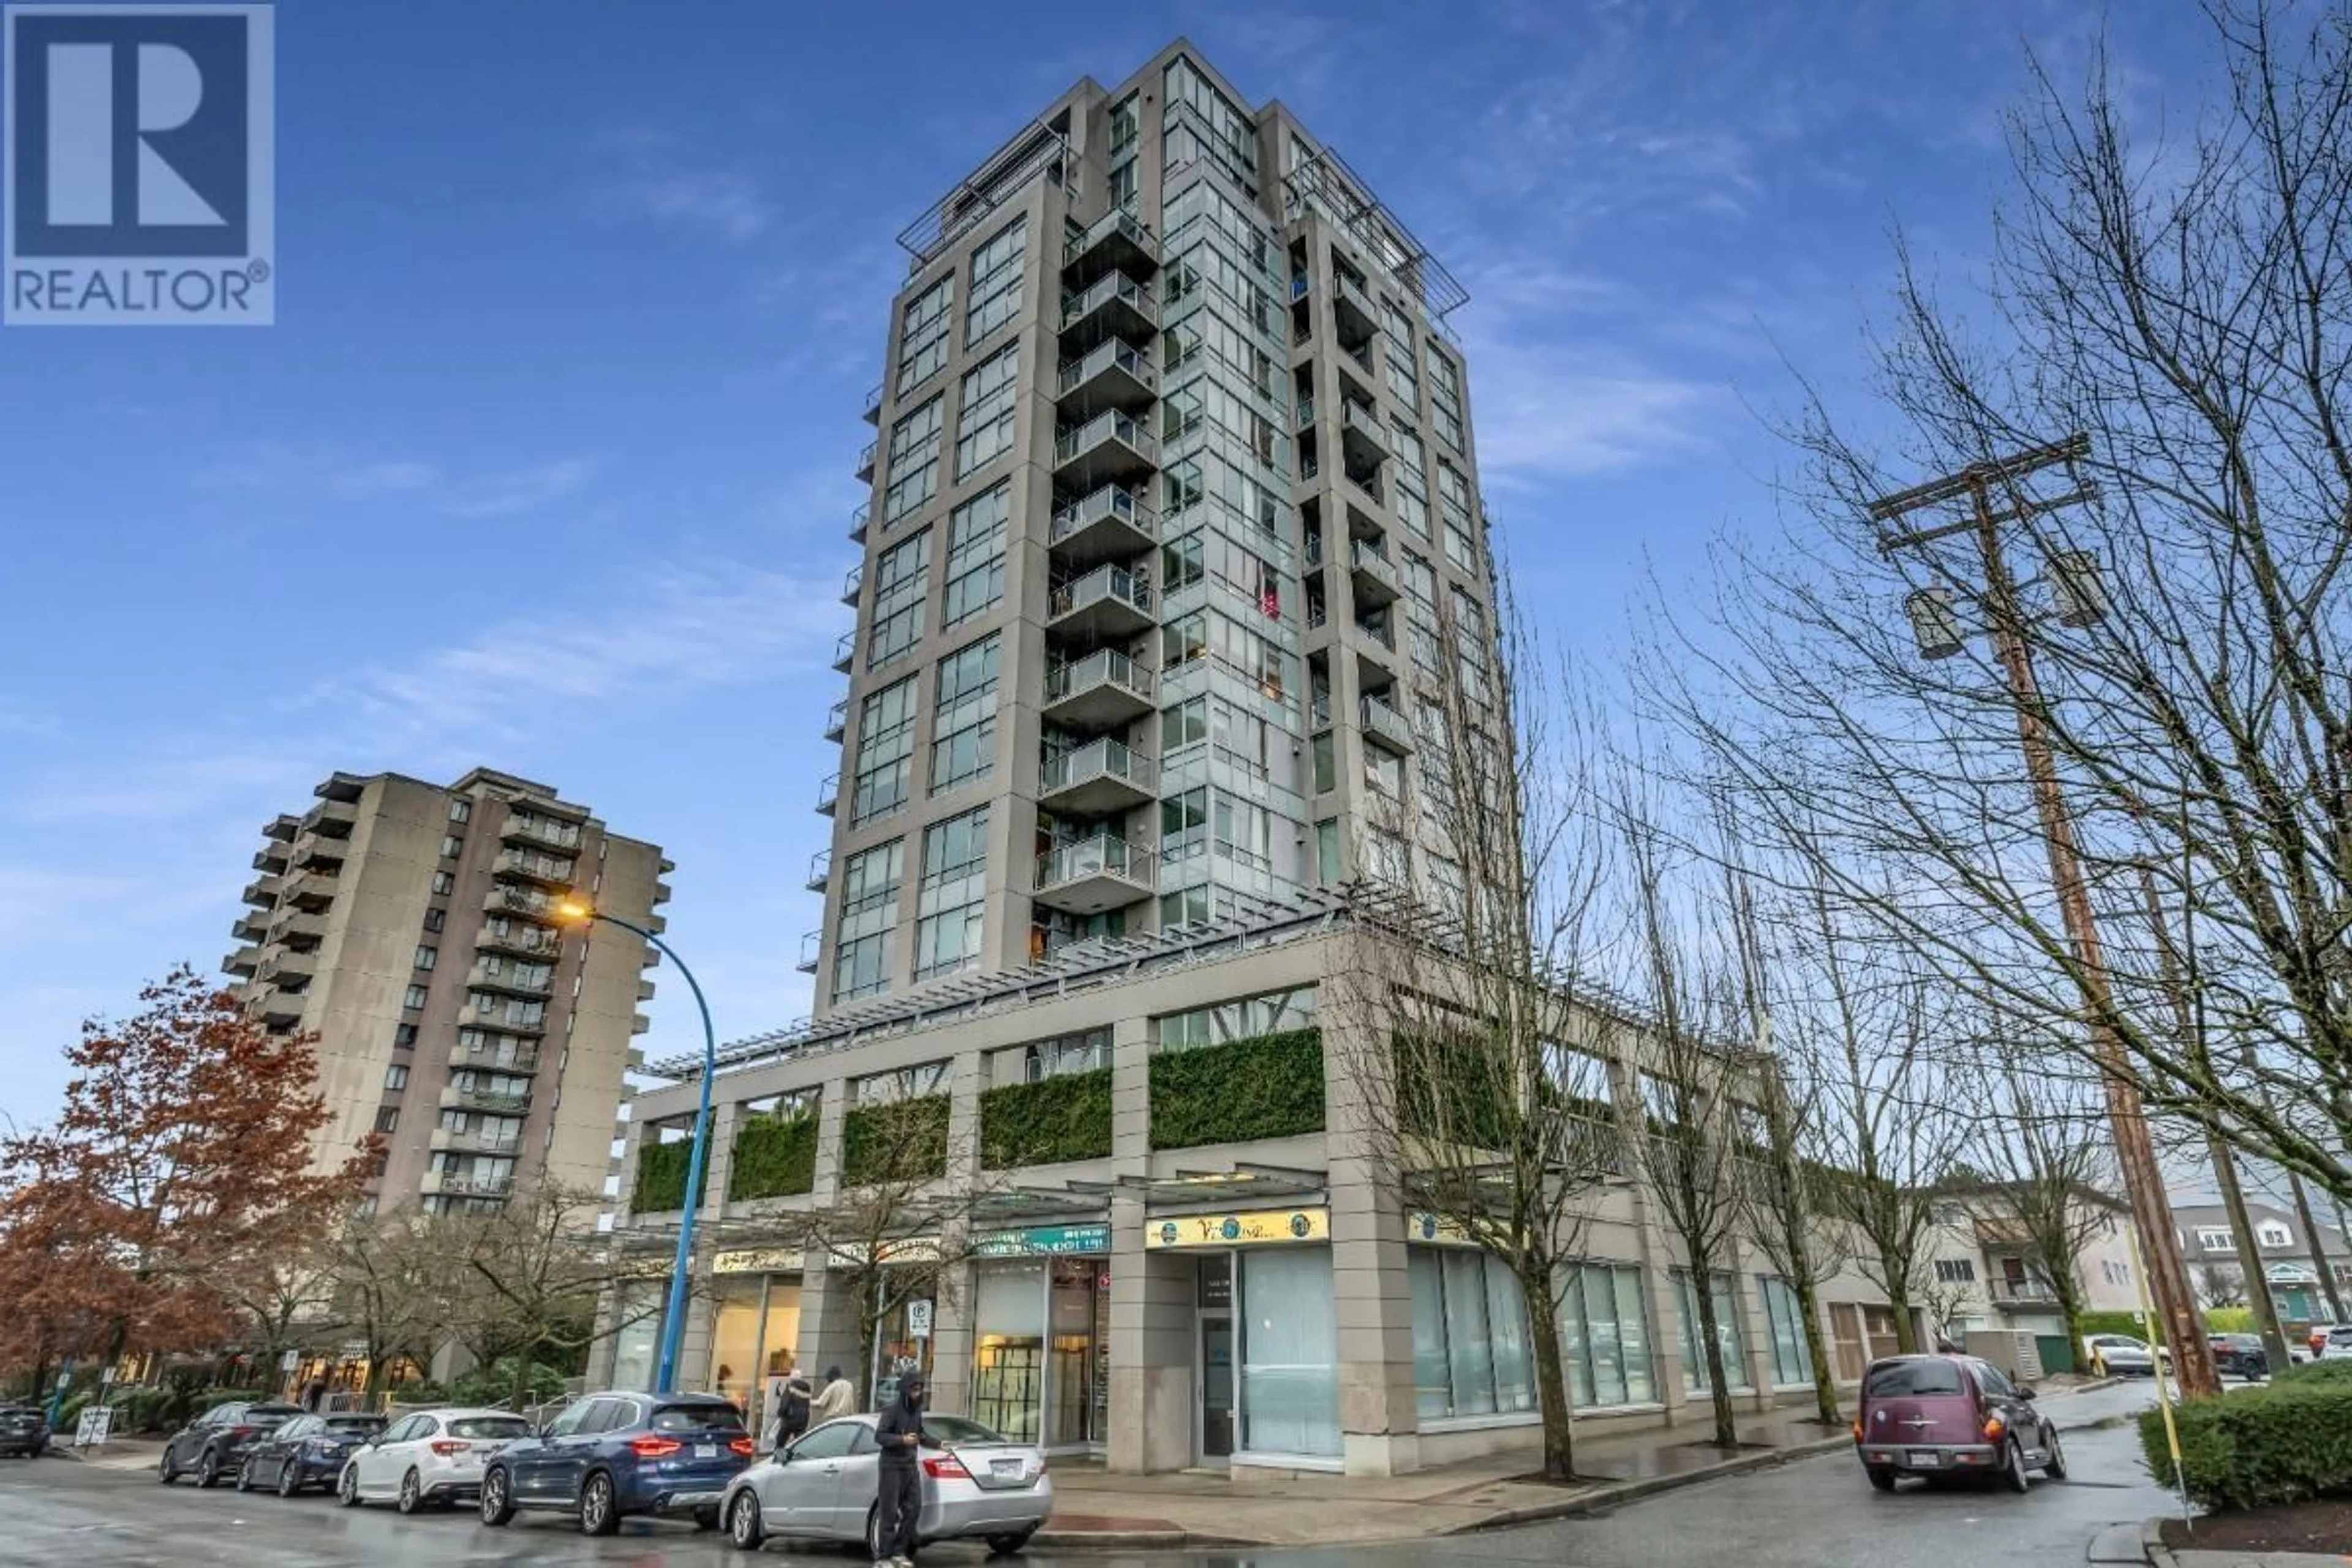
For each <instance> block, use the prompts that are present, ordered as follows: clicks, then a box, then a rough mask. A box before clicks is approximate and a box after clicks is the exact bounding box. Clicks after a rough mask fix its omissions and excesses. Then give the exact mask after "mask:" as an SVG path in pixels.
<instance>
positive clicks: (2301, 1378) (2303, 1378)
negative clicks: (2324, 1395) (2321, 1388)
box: [2274, 1361, 2352, 1388]
mask: <svg viewBox="0 0 2352 1568" xmlns="http://www.w3.org/2000/svg"><path fill="white" fill-rule="evenodd" d="M2274 1375H2276V1376H2279V1377H2283V1378H2288V1379H2292V1380H2293V1381H2294V1382H2296V1383H2317V1384H2336V1385H2338V1386H2341V1387H2347V1388H2352V1361H2306V1362H2299V1363H2296V1364H2294V1365H2293V1366H2290V1367H2287V1368H2285V1369H2284V1371H2281V1372H2278V1373H2275V1374H2274Z"/></svg>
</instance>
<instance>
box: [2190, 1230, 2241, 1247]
mask: <svg viewBox="0 0 2352 1568" xmlns="http://www.w3.org/2000/svg"><path fill="white" fill-rule="evenodd" d="M2197 1245H2198V1246H2199V1247H2203V1248H2204V1249H2205V1250H2206V1251H2208V1252H2230V1251H2233V1250H2235V1249H2236V1247H2237V1245H2238V1244H2237V1240H2236V1238H2235V1237H2233V1236H2231V1233H2230V1232H2229V1231H2227V1230H2225V1229H2221V1228H2217V1227H2215V1226H2199V1227H2198V1229H2197Z"/></svg>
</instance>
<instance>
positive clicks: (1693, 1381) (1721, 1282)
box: [1674, 1268, 1756, 1394]
mask: <svg viewBox="0 0 2352 1568" xmlns="http://www.w3.org/2000/svg"><path fill="white" fill-rule="evenodd" d="M1674 1278H1675V1317H1676V1318H1677V1319H1679V1320H1680V1325H1679V1329H1680V1332H1679V1339H1680V1344H1679V1347H1678V1348H1679V1349H1680V1350H1681V1352H1682V1359H1683V1386H1684V1387H1685V1388H1686V1389H1688V1390H1690V1392H1692V1393H1693V1394H1701V1393H1704V1392H1706V1352H1704V1351H1703V1350H1702V1349H1701V1348H1700V1345H1699V1338H1698V1322H1699V1319H1698V1298H1697V1296H1696V1295H1695V1294H1693V1292H1692V1290H1691V1279H1690V1276H1689V1275H1688V1274H1686V1273H1685V1272H1684V1271H1683V1270H1681V1269H1679V1268H1677V1269H1675V1277H1674ZM1711 1284H1712V1287H1713V1294H1714V1297H1715V1332H1716V1338H1717V1341H1718V1342H1721V1344H1722V1346H1723V1372H1724V1375H1725V1376H1726V1377H1728V1378H1729V1379H1730V1380H1731V1386H1732V1387H1733V1388H1735V1389H1749V1388H1753V1387H1755V1386H1756V1379H1755V1376H1754V1374H1752V1373H1750V1372H1749V1371H1748V1336H1747V1334H1746V1333H1745V1332H1743V1331H1742V1329H1741V1324H1740V1321H1739V1285H1738V1280H1736V1279H1733V1278H1732V1277H1731V1276H1730V1275H1728V1274H1717V1275H1716V1276H1714V1278H1713V1279H1712V1280H1711Z"/></svg>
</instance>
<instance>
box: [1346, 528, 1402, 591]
mask: <svg viewBox="0 0 2352 1568" xmlns="http://www.w3.org/2000/svg"><path fill="white" fill-rule="evenodd" d="M1348 561H1349V564H1350V565H1352V566H1354V567H1355V569H1356V570H1357V571H1359V572H1361V573H1364V574H1367V575H1369V576H1370V577H1371V578H1373V579H1374V580H1375V581H1377V582H1381V583H1384V584H1387V585H1388V587H1389V589H1390V591H1391V592H1394V591H1395V589H1396V585H1397V570H1396V563H1394V562H1392V561H1391V560H1390V559H1389V558H1388V557H1387V556H1386V555H1383V554H1382V553H1381V552H1380V551H1379V550H1377V549H1375V548H1373V546H1372V545H1371V544H1370V543H1368V542H1365V541H1364V540H1360V539H1358V540H1354V541H1351V542H1349V550H1348Z"/></svg>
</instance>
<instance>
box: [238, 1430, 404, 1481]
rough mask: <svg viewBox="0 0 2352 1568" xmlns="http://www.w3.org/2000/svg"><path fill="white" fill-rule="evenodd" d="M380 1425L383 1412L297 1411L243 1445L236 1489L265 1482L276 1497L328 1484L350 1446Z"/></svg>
mask: <svg viewBox="0 0 2352 1568" xmlns="http://www.w3.org/2000/svg"><path fill="white" fill-rule="evenodd" d="M383 1428H384V1419H383V1416H381V1415H360V1414H358V1413H356V1412H342V1411H338V1412H336V1413H335V1414H333V1415H297V1416H296V1417H294V1419H292V1420H291V1421H289V1422H287V1423H286V1424H285V1425H284V1426H280V1427H278V1430H276V1431H275V1432H272V1433H270V1434H269V1435H268V1436H266V1437H264V1438H263V1439H262V1440H261V1441H260V1442H258V1443H256V1444H255V1445H254V1446H253V1447H252V1448H250V1449H249V1450H247V1453H246V1456H245V1463H244V1464H243V1465H242V1466H240V1467H238V1469H237V1472H236V1489H237V1490H239V1491H241V1492H249V1491H251V1490H252V1489H254V1488H256V1487H268V1488H270V1489H273V1490H275V1491H276V1492H277V1493H278V1496H279V1497H292V1496H293V1495H294V1494H295V1493H296V1492H299V1491H300V1490H301V1489H303V1488H304V1487H324V1486H331V1485H333V1484H334V1480H335V1478H336V1477H338V1476H340V1475H341V1474H342V1473H343V1464H344V1461H346V1460H347V1459H349V1458H351V1457H352V1449H354V1448H357V1447H359V1446H360V1445H361V1444H362V1443H364V1442H366V1441H367V1440H368V1439H369V1438H371V1437H373V1436H377V1435H378V1434H379V1433H381V1432H382V1431H383Z"/></svg>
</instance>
